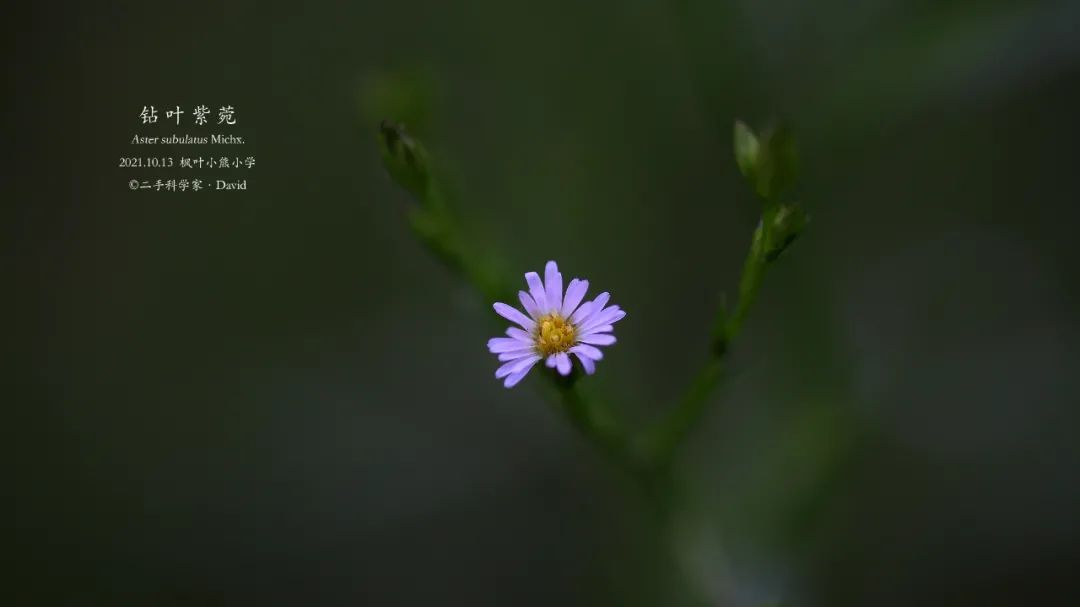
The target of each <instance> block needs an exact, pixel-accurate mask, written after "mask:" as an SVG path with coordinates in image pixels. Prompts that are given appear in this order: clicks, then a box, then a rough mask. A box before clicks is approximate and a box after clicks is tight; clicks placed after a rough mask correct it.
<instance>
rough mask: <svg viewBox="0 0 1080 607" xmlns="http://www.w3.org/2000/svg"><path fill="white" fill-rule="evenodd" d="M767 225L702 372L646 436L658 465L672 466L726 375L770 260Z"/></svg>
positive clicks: (757, 235) (722, 314)
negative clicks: (729, 355)
mask: <svg viewBox="0 0 1080 607" xmlns="http://www.w3.org/2000/svg"><path fill="white" fill-rule="evenodd" d="M766 214H767V213H766ZM767 225H768V223H767V222H766V221H761V222H759V223H758V227H757V229H756V230H754V238H753V240H752V241H751V243H750V251H749V252H748V253H747V255H746V262H745V263H744V264H743V270H742V276H741V278H740V279H739V297H738V301H736V302H735V307H734V309H733V310H732V311H731V312H730V313H728V311H727V310H726V309H725V308H724V307H723V306H721V307H720V309H719V310H718V311H717V315H716V321H715V323H714V327H713V333H712V349H711V352H710V355H709V358H708V360H706V361H705V364H704V366H702V368H701V370H700V371H698V374H697V376H696V377H695V378H694V380H693V381H692V382H691V384H690V388H689V389H688V390H687V391H686V393H685V394H684V395H683V397H682V399H681V400H680V401H679V403H678V404H677V405H676V406H675V407H674V408H673V409H672V410H671V412H670V413H668V415H667V417H665V418H664V419H662V420H661V421H660V422H659V423H658V424H657V426H656V427H655V428H654V429H653V430H652V432H651V433H650V434H648V435H647V436H646V448H647V449H648V454H649V455H648V459H649V462H650V463H651V465H652V466H654V467H655V468H658V469H663V468H668V467H670V465H671V462H672V459H673V458H674V455H675V452H676V451H677V449H678V447H679V445H681V444H682V443H683V441H684V439H685V438H686V436H687V434H689V433H690V430H691V429H693V427H694V426H695V425H697V423H698V421H699V420H700V419H701V416H702V414H703V413H704V411H705V409H706V406H707V405H708V404H709V396H710V395H711V394H712V392H713V389H714V388H715V387H716V385H717V384H718V383H719V382H720V379H721V378H722V377H723V372H724V359H725V357H726V355H727V352H728V349H729V346H730V345H731V342H732V341H733V340H734V339H735V336H736V335H738V333H739V330H740V329H741V328H742V325H743V321H744V320H745V319H746V315H747V313H748V312H749V310H750V306H751V305H753V303H754V300H755V299H756V298H757V293H758V289H759V288H760V286H761V279H762V277H763V276H764V274H765V264H766V263H768V262H767V259H766V257H765V241H766V234H765V229H766V228H765V226H767Z"/></svg>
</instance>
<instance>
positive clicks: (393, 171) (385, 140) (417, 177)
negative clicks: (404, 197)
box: [379, 120, 431, 201]
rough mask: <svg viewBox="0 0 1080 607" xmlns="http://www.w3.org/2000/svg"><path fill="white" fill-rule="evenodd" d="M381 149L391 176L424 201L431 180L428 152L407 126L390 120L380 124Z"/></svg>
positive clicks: (384, 163)
mask: <svg viewBox="0 0 1080 607" xmlns="http://www.w3.org/2000/svg"><path fill="white" fill-rule="evenodd" d="M379 144H380V145H379V147H380V150H381V152H382V160H383V165H384V166H385V167H386V171H387V172H388V173H390V177H391V178H392V179H393V180H394V181H395V182H397V184H398V185H400V186H401V187H403V188H405V189H406V190H407V191H408V192H409V193H410V194H412V195H413V196H415V197H416V199H417V200H419V201H423V200H424V196H425V195H426V194H427V189H428V182H429V181H430V179H431V176H430V174H429V167H428V157H427V152H426V151H425V150H424V146H422V145H420V142H419V141H417V140H415V139H413V138H412V137H411V136H410V135H409V134H408V133H407V132H406V131H405V127H404V126H402V125H400V124H395V123H393V122H391V121H389V120H383V121H382V123H381V124H380V125H379Z"/></svg>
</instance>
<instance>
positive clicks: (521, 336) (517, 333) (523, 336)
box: [506, 327, 595, 345]
mask: <svg viewBox="0 0 1080 607" xmlns="http://www.w3.org/2000/svg"><path fill="white" fill-rule="evenodd" d="M594 333H595V331H594ZM506 334H507V335H509V336H510V337H513V338H514V339H516V340H518V341H523V342H525V343H527V344H529V345H532V342H533V338H532V335H529V334H528V333H526V332H525V331H522V330H521V329H519V328H517V327H510V328H509V329H507V330H506Z"/></svg>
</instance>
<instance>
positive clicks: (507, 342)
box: [488, 337, 527, 354]
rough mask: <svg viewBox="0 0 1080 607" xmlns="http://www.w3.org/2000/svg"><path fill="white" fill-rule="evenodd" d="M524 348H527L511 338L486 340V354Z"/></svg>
mask: <svg viewBox="0 0 1080 607" xmlns="http://www.w3.org/2000/svg"><path fill="white" fill-rule="evenodd" d="M525 347H527V346H526V344H524V343H522V342H520V341H518V340H516V339H514V338H512V337H492V338H491V339H489V340H488V352H491V353H492V354H498V353H499V352H510V351H511V350H520V349H522V348H525Z"/></svg>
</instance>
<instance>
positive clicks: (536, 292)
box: [525, 272, 548, 314]
mask: <svg viewBox="0 0 1080 607" xmlns="http://www.w3.org/2000/svg"><path fill="white" fill-rule="evenodd" d="M525 282H527V283H529V293H530V294H532V298H533V301H535V302H536V307H537V309H538V310H539V311H540V313H541V314H543V313H544V312H545V311H546V310H547V307H548V305H547V296H546V295H544V283H543V282H542V281H541V280H540V275H539V274H537V273H536V272H529V273H528V274H526V275H525Z"/></svg>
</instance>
